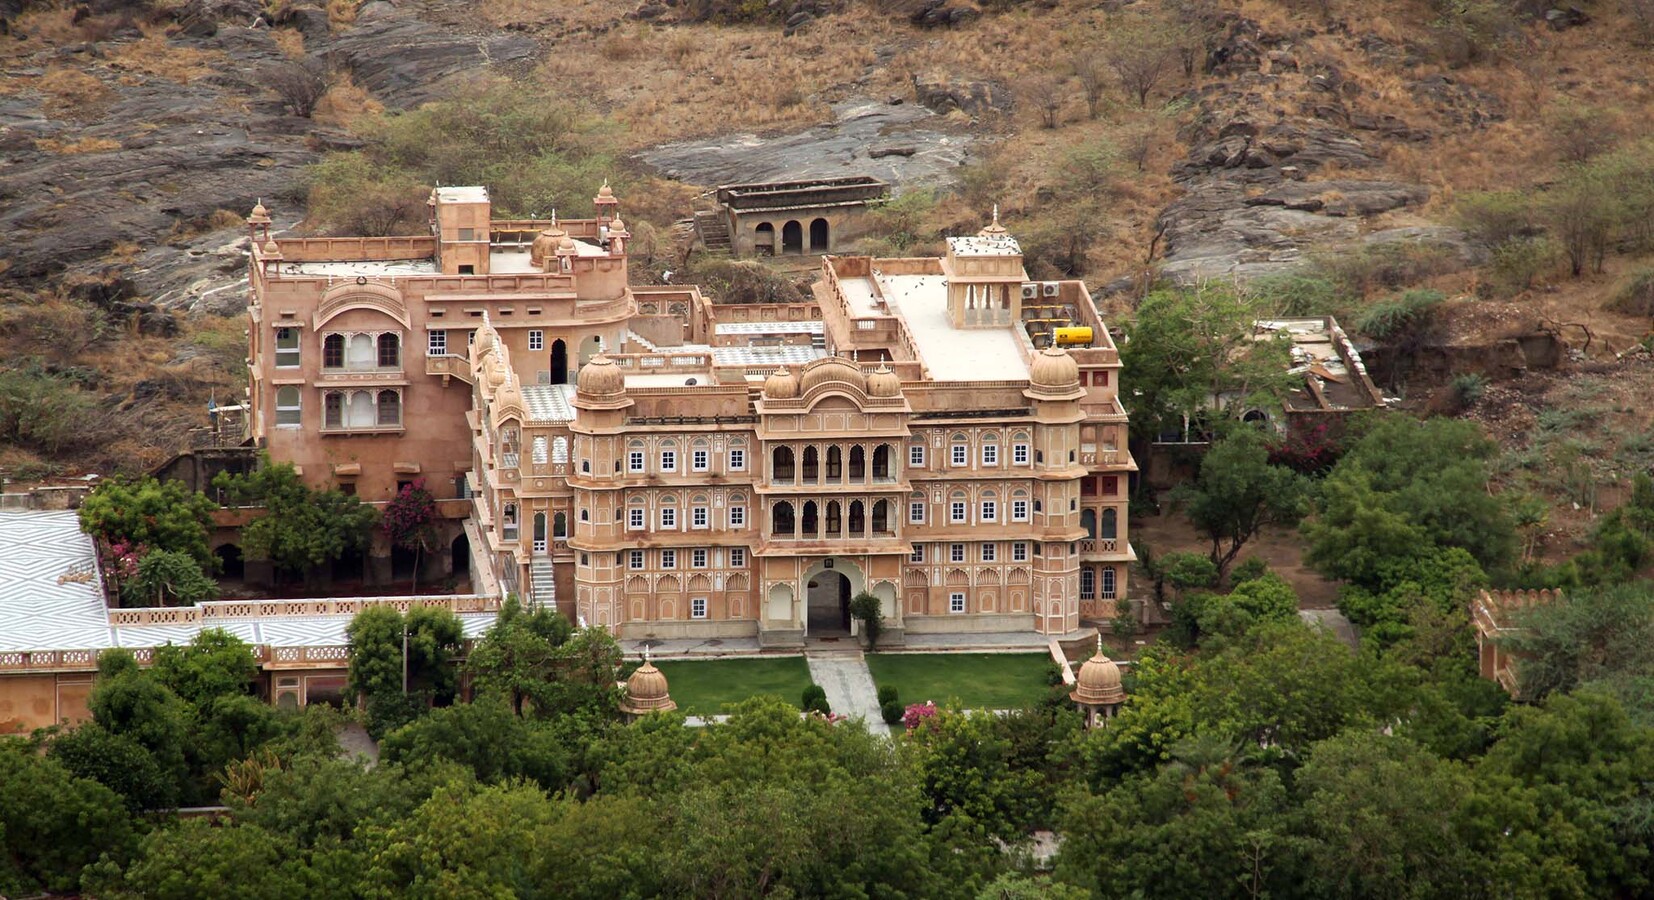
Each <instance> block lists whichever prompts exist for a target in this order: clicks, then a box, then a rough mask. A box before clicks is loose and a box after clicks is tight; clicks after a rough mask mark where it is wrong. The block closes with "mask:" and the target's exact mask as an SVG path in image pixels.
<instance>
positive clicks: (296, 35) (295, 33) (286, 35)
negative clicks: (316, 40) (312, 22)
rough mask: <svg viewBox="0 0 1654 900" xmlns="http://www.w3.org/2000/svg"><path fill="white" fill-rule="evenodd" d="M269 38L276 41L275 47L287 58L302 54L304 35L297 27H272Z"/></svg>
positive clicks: (294, 57)
mask: <svg viewBox="0 0 1654 900" xmlns="http://www.w3.org/2000/svg"><path fill="white" fill-rule="evenodd" d="M270 39H271V40H273V41H275V42H276V49H278V50H280V51H281V52H282V54H283V55H285V56H287V57H288V58H289V59H298V58H299V57H301V56H303V55H304V35H303V34H302V33H300V32H299V30H298V29H297V28H272V29H270Z"/></svg>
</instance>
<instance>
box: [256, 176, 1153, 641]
mask: <svg viewBox="0 0 1654 900" xmlns="http://www.w3.org/2000/svg"><path fill="white" fill-rule="evenodd" d="M595 204H596V216H595V217H594V218H590V219H562V220H556V219H554V220H551V221H542V220H496V219H493V218H492V217H491V213H490V206H489V199H488V193H487V191H486V189H484V188H480V187H461V188H439V189H438V190H436V191H434V192H433V193H432V195H431V200H430V215H431V234H430V235H428V236H416V237H390V238H307V239H272V237H271V235H270V218H269V215H268V213H267V211H266V210H265V209H264V208H263V207H262V205H261V206H260V207H258V208H256V209H255V210H254V212H253V215H252V216H251V218H250V219H249V224H250V227H251V228H252V230H253V250H252V258H251V281H252V290H251V299H250V303H249V307H248V318H249V327H250V343H251V352H250V359H249V366H250V387H249V400H248V407H249V417H248V427H249V429H250V430H251V433H252V434H251V436H252V437H253V438H254V439H255V441H256V442H257V444H258V445H259V446H261V447H264V448H266V449H267V450H268V451H269V453H270V455H271V457H272V458H274V459H276V460H278V461H287V462H291V463H293V464H294V465H295V466H297V467H298V469H299V470H300V472H301V474H302V475H303V477H304V479H305V480H306V481H308V482H311V483H313V484H316V485H319V486H337V487H340V488H342V489H344V490H347V491H353V492H355V493H356V494H358V495H359V496H361V497H362V498H363V499H364V500H370V501H378V500H386V499H389V498H390V497H391V496H392V495H393V494H394V493H395V491H396V490H397V489H398V486H399V484H401V483H404V482H407V481H411V480H413V479H416V478H417V479H423V480H424V482H425V484H426V485H427V486H428V487H429V488H431V489H432V490H433V492H434V493H435V494H436V495H437V496H438V497H439V498H468V499H469V500H470V504H469V507H468V509H467V510H466V512H467V513H468V515H467V517H466V518H465V519H464V520H463V521H460V520H454V521H451V522H450V523H448V537H449V539H451V541H452V542H453V545H454V548H453V549H454V553H453V554H452V555H451V556H446V557H445V559H448V560H453V561H452V562H445V565H451V566H453V567H454V568H456V569H457V568H459V567H461V566H464V567H466V568H469V569H471V571H470V573H469V574H470V577H471V579H472V582H473V585H474V587H475V589H476V590H477V592H478V593H483V592H486V591H496V592H499V593H501V594H503V593H505V592H514V593H516V594H517V595H518V596H520V597H522V598H523V599H524V600H525V602H529V603H533V604H539V605H553V604H554V605H555V606H556V607H557V608H558V609H560V610H562V611H563V612H564V613H566V614H568V615H569V616H570V617H571V618H573V619H576V620H578V621H580V622H583V623H586V624H591V625H601V626H605V627H608V628H610V629H613V630H614V631H615V632H616V634H617V635H618V636H620V637H622V638H631V639H643V638H660V639H670V638H700V639H714V638H737V637H739V638H754V637H756V638H757V639H758V641H759V642H760V644H762V645H763V646H772V647H773V646H797V645H799V644H800V643H802V642H803V641H804V640H805V639H806V638H807V637H812V636H822V635H828V634H843V633H844V632H845V631H846V630H853V628H854V623H852V622H851V621H850V618H849V616H848V613H847V605H848V601H849V598H851V597H852V596H855V595H857V594H860V593H862V592H870V593H872V594H874V595H876V596H877V597H879V599H880V600H881V601H882V604H883V612H884V616H885V618H886V623H887V629H888V631H887V633H888V634H889V635H890V636H891V639H893V640H898V641H899V640H901V639H903V637H904V636H905V635H910V634H923V633H930V634H937V633H944V634H945V633H966V632H971V633H981V632H1020V633H1028V634H1040V635H1053V636H1060V635H1065V634H1069V633H1072V632H1075V631H1078V630H1079V629H1080V628H1081V620H1082V619H1092V618H1102V617H1107V616H1110V615H1112V614H1113V611H1114V605H1115V601H1116V600H1117V599H1120V598H1122V597H1124V595H1125V588H1126V564H1127V563H1128V562H1129V561H1130V560H1131V559H1132V558H1133V556H1132V551H1131V548H1130V545H1129V544H1128V543H1127V540H1126V537H1127V536H1126V533H1125V528H1126V509H1125V507H1126V494H1127V488H1126V482H1127V476H1128V473H1130V472H1132V471H1133V470H1134V469H1135V466H1134V464H1133V462H1132V459H1131V456H1130V454H1129V453H1128V452H1127V450H1126V415H1125V411H1124V409H1123V408H1122V407H1121V405H1120V402H1119V400H1118V396H1117V395H1118V391H1119V370H1120V361H1119V355H1118V353H1117V352H1116V350H1115V347H1114V345H1113V343H1112V341H1111V339H1110V337H1109V333H1108V331H1107V329H1106V328H1105V327H1104V324H1103V322H1102V321H1101V320H1100V319H1099V317H1098V314H1097V311H1096V308H1095V306H1094V305H1093V303H1092V301H1091V298H1090V296H1089V294H1088V293H1087V291H1086V289H1085V286H1084V285H1083V284H1082V283H1081V282H1079V281H1060V282H1035V281H1030V280H1029V278H1028V275H1027V273H1026V272H1025V271H1024V269H1023V264H1022V253H1021V249H1020V247H1019V246H1018V244H1017V242H1016V240H1015V239H1014V238H1013V237H1011V236H1010V235H1009V234H1007V233H1006V231H1005V229H1004V228H1002V227H1000V225H999V224H998V221H997V216H996V218H995V221H994V222H993V223H992V224H990V225H988V226H987V227H986V228H984V229H982V231H981V232H980V233H978V234H976V235H974V236H970V237H959V238H951V239H949V241H948V251H947V255H946V256H945V257H943V258H941V259H934V258H922V259H874V258H869V257H855V256H826V257H823V258H822V261H821V278H820V280H819V281H818V283H817V284H816V285H815V288H814V295H815V296H814V300H813V302H810V303H807V304H795V305H750V306H749V305H719V304H715V303H713V302H710V301H709V300H708V298H706V297H704V296H703V295H702V294H701V293H700V291H699V290H697V289H696V288H694V287H676V286H665V287H633V286H631V285H630V284H629V283H628V277H627V255H626V244H627V240H628V238H629V237H630V235H629V233H628V232H627V230H626V225H625V223H624V221H622V218H621V215H620V212H619V204H618V201H617V200H616V199H615V197H614V195H613V194H612V192H610V190H609V189H608V187H607V186H605V187H604V189H603V190H602V191H600V192H599V194H598V196H597V197H596V199H595ZM1059 329H1060V330H1061V331H1060V334H1059ZM1059 336H1060V337H1061V338H1062V339H1063V340H1061V341H1057V340H1056V339H1057V338H1058V337H1059ZM1053 343H1063V344H1066V345H1068V346H1067V348H1066V349H1058V348H1056V347H1053V346H1051V345H1052V344H1053ZM445 505H446V504H445Z"/></svg>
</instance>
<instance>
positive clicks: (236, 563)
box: [212, 544, 247, 581]
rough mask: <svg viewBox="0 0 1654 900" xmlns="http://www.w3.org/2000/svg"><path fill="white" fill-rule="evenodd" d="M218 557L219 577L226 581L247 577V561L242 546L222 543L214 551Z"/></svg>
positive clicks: (214, 554)
mask: <svg viewBox="0 0 1654 900" xmlns="http://www.w3.org/2000/svg"><path fill="white" fill-rule="evenodd" d="M212 554H213V556H216V557H218V577H220V578H222V579H224V580H225V581H240V580H242V579H243V578H246V577H247V563H246V561H245V560H244V559H243V558H242V556H241V548H240V547H237V546H236V545H234V544H220V545H219V546H218V547H217V548H216V549H214V550H213V552H212Z"/></svg>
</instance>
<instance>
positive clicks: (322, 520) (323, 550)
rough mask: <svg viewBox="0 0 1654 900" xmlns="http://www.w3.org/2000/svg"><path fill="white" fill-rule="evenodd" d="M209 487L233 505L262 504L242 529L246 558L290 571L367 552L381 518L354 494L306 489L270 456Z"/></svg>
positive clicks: (288, 468) (289, 467)
mask: <svg viewBox="0 0 1654 900" xmlns="http://www.w3.org/2000/svg"><path fill="white" fill-rule="evenodd" d="M213 487H214V488H216V489H218V490H219V491H221V492H223V494H224V495H225V496H226V497H227V498H228V499H229V500H230V501H231V502H233V503H237V504H240V505H247V506H262V507H263V508H264V514H263V515H261V516H258V517H257V518H255V519H253V520H252V521H251V522H249V523H247V525H246V527H244V528H242V530H241V537H242V543H243V545H244V547H245V548H246V551H247V553H248V554H249V555H250V556H252V557H254V558H258V559H267V560H269V561H270V563H271V564H272V565H273V566H275V567H276V569H277V570H279V571H283V572H288V573H293V574H302V573H305V572H308V571H309V570H310V569H311V568H313V567H315V566H321V565H325V564H327V563H329V562H332V561H333V560H336V559H338V558H339V557H341V556H343V555H344V554H345V553H346V552H347V551H351V550H358V551H365V550H366V549H367V548H368V545H369V542H370V540H371V538H372V531H373V525H374V522H375V521H377V520H378V516H379V514H378V513H377V512H376V511H375V510H374V508H373V507H371V506H368V505H367V504H365V503H363V502H362V501H361V500H360V499H359V498H357V497H355V496H350V495H346V494H344V493H341V492H340V491H336V490H327V491H316V490H312V489H310V488H309V487H308V486H306V485H305V484H304V482H302V481H300V480H299V476H298V473H297V472H295V471H294V470H293V466H292V465H291V464H290V463H272V462H271V461H270V460H269V459H268V458H265V459H264V460H262V461H261V464H260V465H259V467H258V468H257V469H256V470H254V471H253V472H252V473H251V474H247V475H231V474H229V473H228V472H221V473H219V475H218V476H217V477H216V478H214V479H213Z"/></svg>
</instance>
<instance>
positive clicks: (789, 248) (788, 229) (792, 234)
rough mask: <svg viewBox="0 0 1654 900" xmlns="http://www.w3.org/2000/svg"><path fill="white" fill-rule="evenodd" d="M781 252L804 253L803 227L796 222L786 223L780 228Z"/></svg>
mask: <svg viewBox="0 0 1654 900" xmlns="http://www.w3.org/2000/svg"><path fill="white" fill-rule="evenodd" d="M781 252H782V253H803V252H804V226H802V225H800V224H798V223H797V222H788V223H787V224H785V225H783V226H781Z"/></svg>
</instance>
